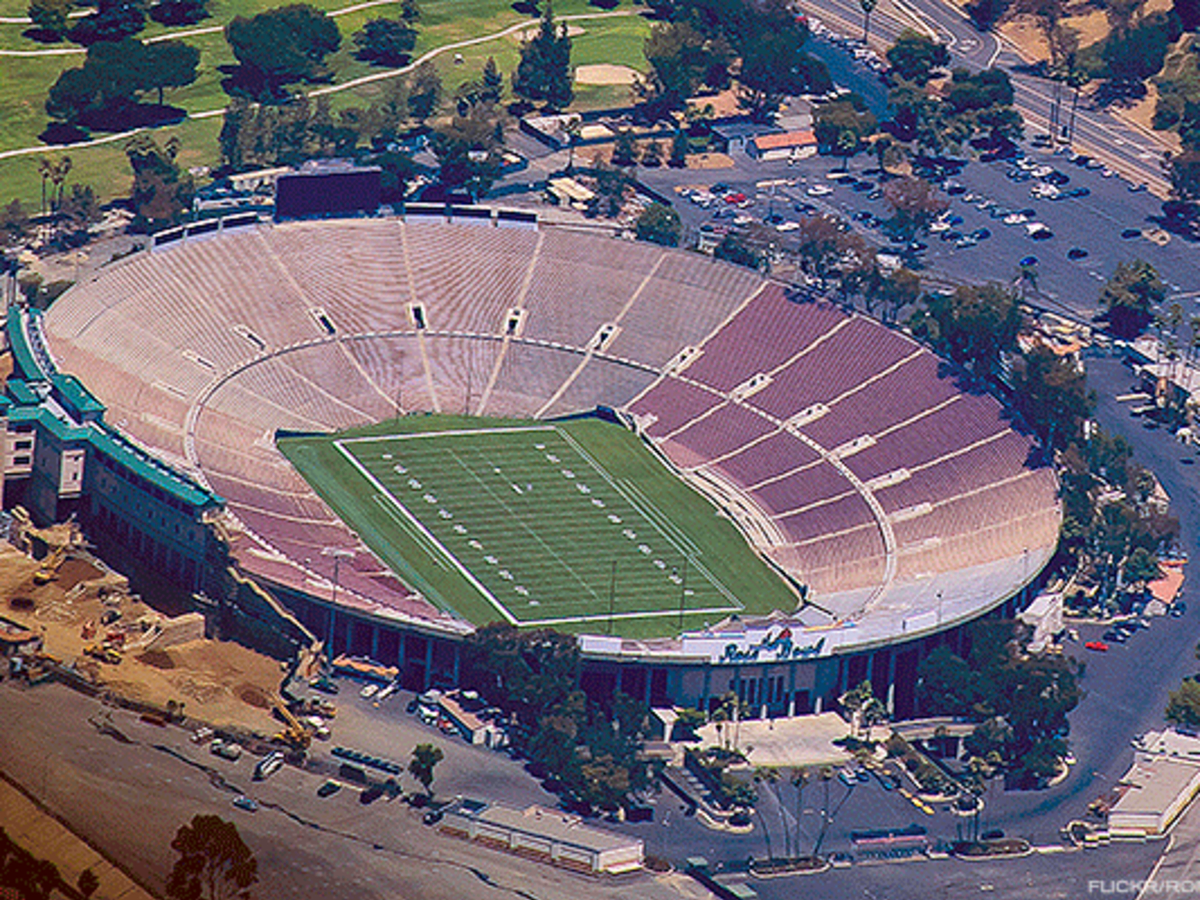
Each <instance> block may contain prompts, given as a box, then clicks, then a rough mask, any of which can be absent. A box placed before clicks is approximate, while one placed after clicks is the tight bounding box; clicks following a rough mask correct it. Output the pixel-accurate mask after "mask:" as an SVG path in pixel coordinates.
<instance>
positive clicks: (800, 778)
mask: <svg viewBox="0 0 1200 900" xmlns="http://www.w3.org/2000/svg"><path fill="white" fill-rule="evenodd" d="M806 784H808V770H807V769H806V768H804V766H800V767H799V768H797V769H795V770H794V771H793V772H792V787H794V788H795V789H796V841H795V855H796V856H799V855H800V816H801V815H803V813H804V786H805V785H806Z"/></svg>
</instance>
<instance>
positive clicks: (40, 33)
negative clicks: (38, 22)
mask: <svg viewBox="0 0 1200 900" xmlns="http://www.w3.org/2000/svg"><path fill="white" fill-rule="evenodd" d="M21 37H26V38H29V40H31V41H37V42H38V43H39V44H61V43H62V42H63V41H64V40H66V35H65V34H63V33H62V32H61V31H51V30H50V29H48V28H38V27H36V26H31V27H29V28H26V29H25V30H24V31H22V32H21Z"/></svg>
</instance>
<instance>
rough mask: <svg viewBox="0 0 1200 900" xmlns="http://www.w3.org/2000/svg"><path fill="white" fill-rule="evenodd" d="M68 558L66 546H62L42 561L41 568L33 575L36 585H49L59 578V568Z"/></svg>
mask: <svg viewBox="0 0 1200 900" xmlns="http://www.w3.org/2000/svg"><path fill="white" fill-rule="evenodd" d="M66 558H67V548H66V545H64V544H60V545H59V546H57V547H55V548H54V551H53V552H52V553H50V554H48V555H47V556H46V558H45V559H43V560H42V565H41V568H39V569H38V570H37V571H36V572H34V573H33V583H34V584H48V583H49V582H51V581H53V580H54V579H55V578H57V577H58V570H59V567H61V566H62V564H63V562H64V561H65V560H66Z"/></svg>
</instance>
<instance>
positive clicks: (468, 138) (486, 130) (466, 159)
mask: <svg viewBox="0 0 1200 900" xmlns="http://www.w3.org/2000/svg"><path fill="white" fill-rule="evenodd" d="M503 144H504V129H503V127H502V125H501V122H500V119H499V117H498V116H497V115H496V111H495V107H494V106H493V105H492V104H490V103H483V104H477V105H474V106H469V107H468V108H467V110H466V115H461V114H459V115H455V116H453V117H452V118H451V119H450V121H449V122H448V123H446V124H444V125H440V126H439V127H438V128H437V129H435V130H434V133H433V152H434V155H435V156H436V157H437V158H438V162H439V163H440V165H441V168H440V169H439V174H438V177H439V180H440V181H441V183H442V185H443V186H444V187H446V188H447V189H448V190H452V189H462V190H465V191H467V193H469V194H470V195H471V196H472V197H473V198H476V199H478V198H479V197H481V196H482V195H483V194H486V193H487V191H488V189H489V188H491V186H492V184H494V183H495V181H496V179H497V178H498V177H500V168H501V165H502V162H503V160H502V157H501V149H502V147H503Z"/></svg>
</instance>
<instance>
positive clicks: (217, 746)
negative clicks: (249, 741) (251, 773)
mask: <svg viewBox="0 0 1200 900" xmlns="http://www.w3.org/2000/svg"><path fill="white" fill-rule="evenodd" d="M208 749H209V750H210V751H211V752H212V754H213V755H214V756H219V757H221V759H227V760H229V761H230V762H237V761H238V760H239V759H241V758H242V745H241V744H237V743H234V742H233V741H225V740H222V739H221V738H214V739H213V742H212V743H211V744H210V745H209V748H208Z"/></svg>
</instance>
